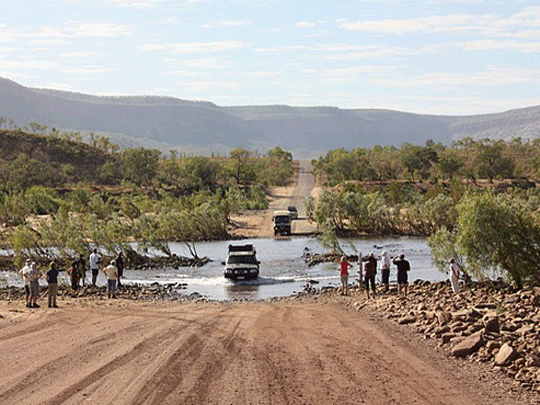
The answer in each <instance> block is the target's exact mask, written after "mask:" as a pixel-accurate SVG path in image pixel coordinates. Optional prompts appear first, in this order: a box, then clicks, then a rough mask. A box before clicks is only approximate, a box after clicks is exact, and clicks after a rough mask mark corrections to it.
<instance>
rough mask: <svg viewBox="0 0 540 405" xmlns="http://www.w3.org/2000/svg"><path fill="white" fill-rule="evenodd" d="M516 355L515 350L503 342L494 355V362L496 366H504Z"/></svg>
mask: <svg viewBox="0 0 540 405" xmlns="http://www.w3.org/2000/svg"><path fill="white" fill-rule="evenodd" d="M516 355H517V352H516V350H515V349H514V348H513V347H512V346H510V345H509V344H508V343H505V344H504V345H502V347H501V348H500V349H499V352H498V353H497V354H496V355H495V364H496V365H498V366H506V365H508V364H510V363H511V362H512V361H513V360H514V359H515V358H516Z"/></svg>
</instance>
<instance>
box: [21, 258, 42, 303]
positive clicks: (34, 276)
mask: <svg viewBox="0 0 540 405" xmlns="http://www.w3.org/2000/svg"><path fill="white" fill-rule="evenodd" d="M25 267H26V266H25ZM29 268H30V270H26V272H25V273H24V275H23V277H26V278H28V281H29V286H30V300H29V305H28V304H27V307H29V308H39V305H38V303H37V299H38V297H39V279H40V278H41V275H42V274H41V272H40V271H39V270H38V268H37V267H36V263H34V262H31V263H30V266H29ZM23 269H24V268H23Z"/></svg>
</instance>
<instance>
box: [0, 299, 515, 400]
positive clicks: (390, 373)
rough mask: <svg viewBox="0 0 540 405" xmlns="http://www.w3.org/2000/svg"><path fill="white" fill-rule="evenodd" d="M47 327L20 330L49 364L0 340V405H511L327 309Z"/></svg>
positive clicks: (192, 313) (407, 342)
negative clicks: (12, 363) (1, 359)
mask: <svg viewBox="0 0 540 405" xmlns="http://www.w3.org/2000/svg"><path fill="white" fill-rule="evenodd" d="M50 321H51V323H50V325H48V326H45V323H44V322H42V321H37V320H32V321H29V322H28V324H27V325H26V326H28V328H26V329H27V330H31V329H33V328H35V326H37V325H38V324H39V325H42V326H43V330H39V329H38V330H35V331H34V332H31V333H30V334H28V335H26V336H25V337H24V339H27V338H28V337H32V338H39V339H43V341H41V342H40V343H41V344H42V345H45V347H46V348H47V349H49V348H52V347H54V345H55V344H57V342H59V344H61V345H67V346H66V347H64V346H62V347H61V348H59V350H58V353H56V352H52V351H48V350H43V347H42V346H37V345H35V344H34V345H33V346H32V345H31V344H28V343H27V342H21V341H20V339H17V338H15V339H13V338H12V339H9V340H7V341H6V340H2V339H1V337H0V350H1V351H5V352H10V351H14V350H18V349H20V348H24V350H25V351H26V352H25V354H26V357H23V356H21V357H19V358H20V364H19V365H18V367H17V369H18V370H17V371H16V372H15V373H13V374H14V375H12V376H10V375H9V370H10V368H9V365H6V364H0V403H1V404H2V405H11V404H17V405H19V404H32V405H38V404H50V405H53V404H54V405H57V404H63V405H69V404H82V403H92V404H99V405H107V404H114V405H150V404H151V405H158V404H159V405H169V404H171V405H172V404H175V405H176V404H190V405H202V404H205V405H216V404H219V405H222V404H247V403H256V404H261V405H293V404H318V405H334V404H336V403H340V404H345V405H347V404H359V403H366V404H372V405H379V404H381V405H382V404H385V405H386V404H400V405H412V404H441V405H443V404H444V405H469V404H475V405H484V404H489V405H517V403H518V401H517V400H516V399H515V398H512V397H511V396H510V395H511V394H508V393H505V392H502V390H491V389H490V387H492V386H488V387H486V386H485V385H484V384H485V382H479V381H476V382H475V381H474V380H471V375H470V374H464V373H463V372H462V370H459V369H456V368H451V367H449V366H448V364H449V363H447V362H445V361H444V358H443V356H442V355H441V354H437V353H434V352H432V351H431V350H430V349H428V348H427V346H423V345H422V344H419V341H417V340H414V338H413V337H412V334H407V333H406V332H405V331H404V329H403V328H399V327H397V326H396V325H394V324H393V323H391V322H390V321H388V320H385V319H384V318H378V317H376V316H373V315H372V314H370V313H364V312H356V311H352V310H348V309H345V308H344V307H342V306H339V305H334V304H317V303H306V304H304V303H295V302H292V303H291V302H290V301H287V302H273V303H231V304H213V303H184V304H164V303H148V304H144V305H137V306H136V305H133V307H132V308H131V311H130V309H129V308H115V307H113V306H106V307H99V308H93V309H88V308H85V309H73V310H72V313H68V312H67V311H66V312H65V313H63V314H62V313H59V314H58V316H56V317H55V318H54V320H53V319H52V318H51V319H50ZM75 321H77V323H78V325H74V322H75ZM76 326H77V327H78V330H77V333H75V332H74V330H75V329H76V328H75V327H76ZM23 329H25V327H23V328H21V325H12V326H10V325H5V332H6V334H5V335H10V334H11V335H13V334H15V333H19V332H20V331H21V330H23ZM53 329H54V330H56V331H57V333H56V334H55V333H53ZM67 331H70V332H72V333H74V335H75V337H76V342H75V343H74V344H72V343H71V342H70V338H71V336H69V335H67V334H66V335H65V334H64V332H67ZM59 334H60V335H59ZM21 336H24V335H21ZM34 343H35V342H34ZM12 358H16V357H12ZM456 381H459V382H464V384H458V383H456ZM499 396H500V397H499Z"/></svg>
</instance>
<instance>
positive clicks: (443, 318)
mask: <svg viewBox="0 0 540 405" xmlns="http://www.w3.org/2000/svg"><path fill="white" fill-rule="evenodd" d="M437 320H438V321H439V325H441V326H444V325H446V324H447V323H448V322H450V321H451V320H452V314H451V313H450V312H438V313H437Z"/></svg>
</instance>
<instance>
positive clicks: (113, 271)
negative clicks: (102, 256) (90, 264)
mask: <svg viewBox="0 0 540 405" xmlns="http://www.w3.org/2000/svg"><path fill="white" fill-rule="evenodd" d="M103 273H105V276H106V277H107V295H108V297H109V298H116V281H117V280H118V269H117V268H116V261H115V260H111V263H110V264H109V265H108V266H107V267H105V268H104V269H103Z"/></svg>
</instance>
